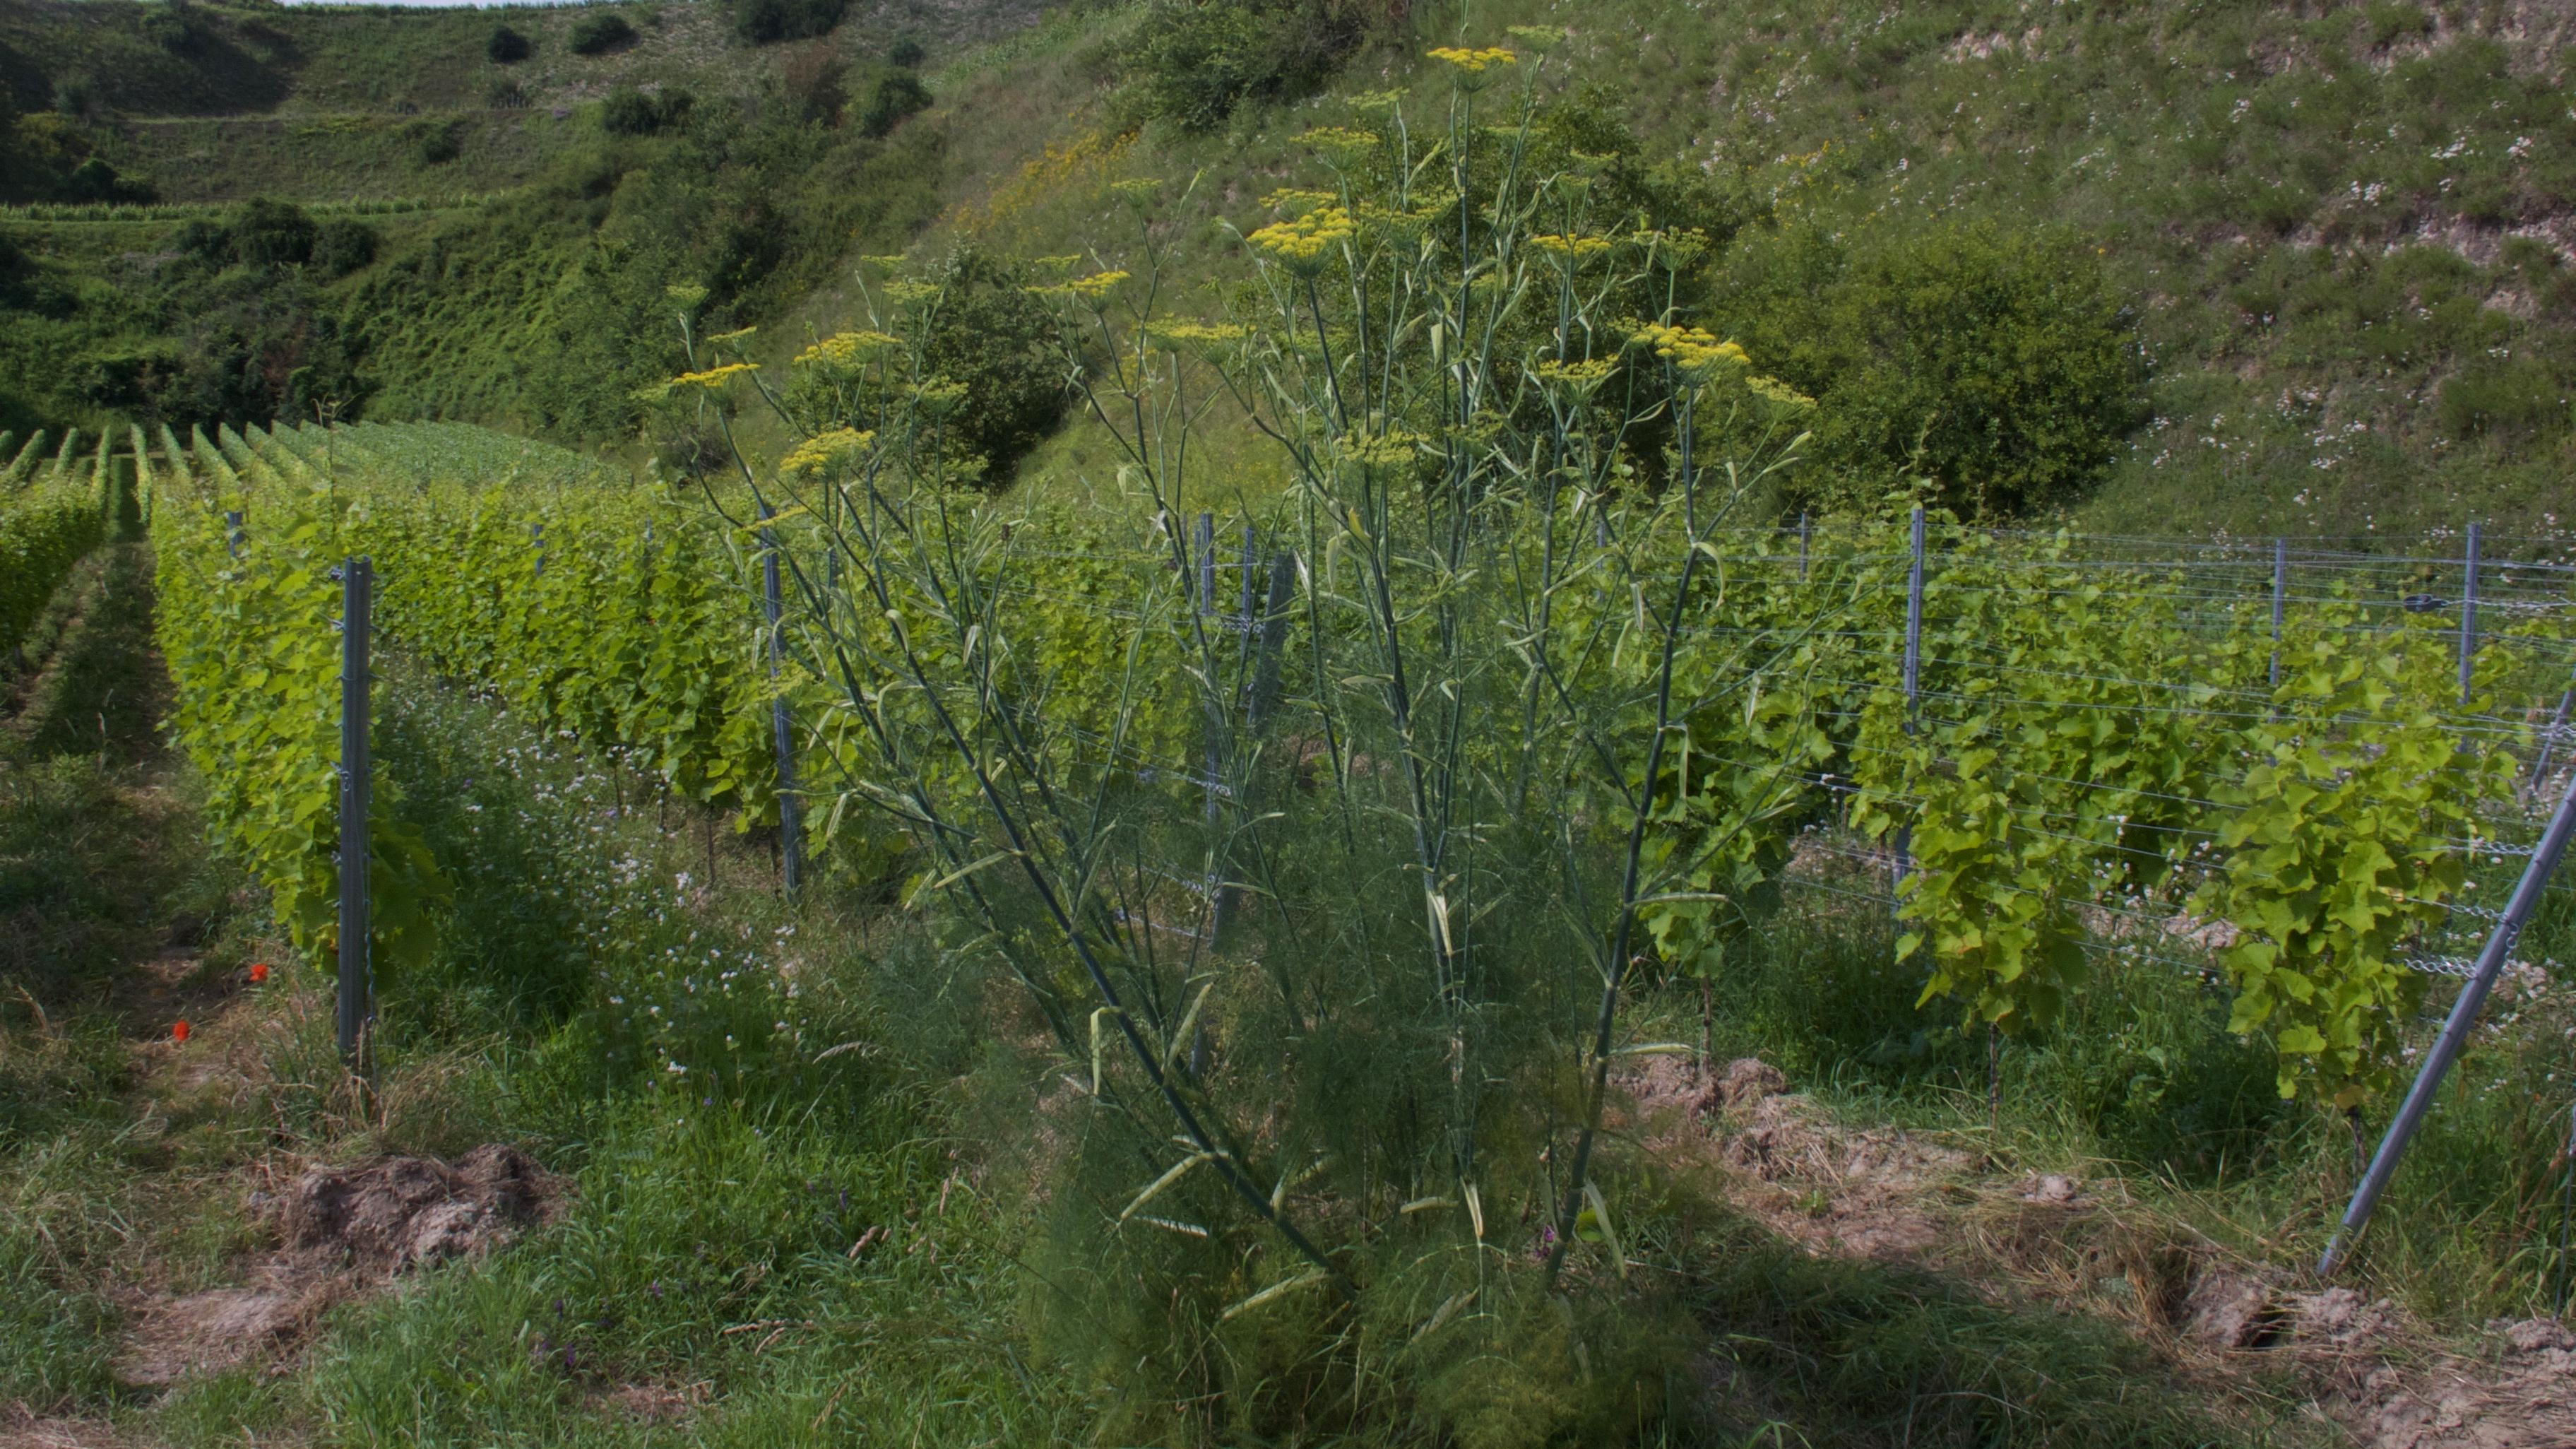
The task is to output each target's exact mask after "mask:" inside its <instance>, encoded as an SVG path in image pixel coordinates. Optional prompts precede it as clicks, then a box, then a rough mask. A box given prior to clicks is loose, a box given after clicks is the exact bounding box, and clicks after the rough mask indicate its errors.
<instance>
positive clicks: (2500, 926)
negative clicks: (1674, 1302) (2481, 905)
mask: <svg viewBox="0 0 2576 1449" xmlns="http://www.w3.org/2000/svg"><path fill="white" fill-rule="evenodd" d="M2571 834H2576V789H2571V790H2568V791H2567V792H2565V793H2564V794H2562V795H2560V796H2559V797H2558V809H2557V811H2556V813H2554V814H2552V815H2551V816H2550V817H2549V829H2548V830H2547V831H2546V832H2544V833H2543V834H2542V835H2541V837H2540V844H2539V845H2538V846H2537V847H2535V848H2534V849H2533V850H2532V852H2531V863H2530V864H2529V865H2527V866H2525V867H2523V872H2522V879H2521V880H2520V881H2519V882H2517V883H2516V884H2515V886H2514V888H2513V899H2512V900H2511V901H2509V902H2507V903H2506V905H2505V908H2504V915H2503V916H2502V917H2501V918H2500V919H2498V920H2497V922H2496V924H2495V930H2494V931H2493V932H2491V933H2489V935H2488V936H2487V944H2486V949H2485V950H2483V951H2480V952H2479V953H2478V964H2477V969H2476V971H2475V972H2474V973H2473V974H2471V976H2470V977H2469V980H2468V984H2467V985H2465V986H2463V987H2461V988H2460V999H2459V1000H2458V1001H2456V1002H2454V1003H2452V1006H2451V1015H2450V1017H2449V1019H2447V1020H2445V1021H2444V1022H2443V1023H2442V1034H2441V1036H2439V1037H2437V1038H2435V1040H2434V1042H2433V1049H2432V1050H2431V1051H2429V1052H2426V1053H2425V1054H2424V1069H2423V1070H2422V1071H2420V1072H2417V1073H2416V1074H2415V1085H2413V1086H2412V1087H2409V1088H2407V1090H2406V1101H2405V1103H2404V1104H2403V1105H2402V1106H2400V1107H2399V1108H2398V1109H2397V1115H2396V1117H2395V1118H2394V1119H2392V1120H2391V1121H2390V1122H2389V1124H2388V1135H2387V1136H2385V1137H2382V1138H2381V1139H2380V1141H2379V1151H2378V1153H2377V1154H2375V1155H2374V1156H2373V1157H2372V1158H2371V1159H2370V1169H2369V1171H2367V1172H2365V1173H2363V1174H2362V1178H2361V1186H2360V1187H2359V1188H2357V1189H2355V1190H2354V1192H2353V1195H2352V1205H2351V1206H2350V1207H2348V1208H2346V1209H2344V1214H2343V1226H2342V1227H2340V1228H2338V1229H2336V1230H2335V1235H2334V1237H2333V1239H2332V1240H2331V1241H2329V1242H2328V1243H2327V1244H2326V1251H2325V1256H2323V1257H2321V1258H2319V1259H2318V1260H2317V1275H2318V1276H2319V1277H2326V1276H2329V1275H2331V1274H2332V1273H2333V1272H2334V1270H2335V1268H2336V1267H2337V1266H2338V1265H2340V1264H2341V1263H2342V1262H2343V1258H2344V1252H2345V1250H2346V1248H2347V1247H2348V1246H2349V1245H2350V1244H2351V1243H2352V1242H2353V1241H2354V1240H2355V1239H2357V1238H2359V1237H2360V1236H2361V1230H2362V1229H2363V1228H2364V1227H2366V1226H2368V1225H2369V1222H2370V1214H2371V1212H2372V1210H2373V1209H2375V1208H2377V1207H2378V1206H2379V1197H2380V1194H2382V1193H2384V1192H2386V1191H2387V1190H2388V1182H2389V1179H2390V1178H2392V1177H2395V1176H2396V1175H2397V1163H2398V1161H2399V1159H2401V1158H2403V1157H2404V1156H2405V1155H2406V1144H2407V1143H2408V1142H2409V1141H2410V1140H2412V1139H2413V1138H2414V1136H2415V1129H2416V1128H2417V1127H2420V1126H2422V1125H2423V1121H2424V1113H2425V1110H2426V1109H2427V1108H2429V1107H2431V1106H2432V1105H2433V1093H2434V1092H2435V1091H2437V1090H2439V1089H2440V1087H2441V1085H2442V1075H2443V1073H2445V1072H2447V1071H2449V1070H2450V1068H2451V1062H2452V1061H2453V1060H2454V1059H2455V1058H2457V1057H2458V1056H2459V1054H2460V1048H2461V1047H2463V1046H2465V1045H2467V1044H2468V1040H2469V1032H2470V1030H2471V1029H2472V1028H2474V1027H2475V1026H2476V1025H2477V1021H2478V1013H2479V1012H2480V1011H2481V1010H2483V1009H2485V1007H2486V1004H2487V993H2488V992H2490V991H2492V990H2494V989H2495V982H2496V977H2497V976H2498V975H2500V974H2502V972H2503V971H2504V963H2505V958H2506V957H2507V956H2509V955H2511V954H2512V952H2513V947H2514V942H2515V941H2516V940H2518V939H2519V938H2520V937H2521V935H2522V928H2523V926H2524V925H2525V924H2526V923H2528V922H2529V921H2530V919H2531V913H2532V910H2533V908H2535V907H2537V906H2538V905H2539V904H2540V895H2541V892H2542V891H2543V890H2545V889H2547V888H2548V885H2549V877H2550V874H2551V873H2552V872H2554V871H2555V870H2557V868H2558V860H2559V857H2560V856H2562V855H2564V854H2566V852H2567V838H2568V836H2569V835H2571Z"/></svg>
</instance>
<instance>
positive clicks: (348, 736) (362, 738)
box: [339, 557, 376, 1067]
mask: <svg viewBox="0 0 2576 1449" xmlns="http://www.w3.org/2000/svg"><path fill="white" fill-rule="evenodd" d="M375 577H376V575H375V563H374V561H373V560H371V559H368V558H364V557H360V558H353V559H350V560H349V561H348V562H347V563H345V564H343V565H342V566H341V568H340V1003H339V1004H340V1013H339V1018H340V1019H339V1028H340V1033H339V1034H340V1057H341V1060H343V1061H345V1062H347V1063H348V1064H349V1065H350V1066H352V1067H355V1066H357V1065H359V1061H360V1055H361V1053H362V1052H363V1051H364V1050H365V1046H366V1035H367V1028H368V1025H369V1024H370V1023H371V1022H372V1021H373V1020H374V1019H375V981H374V978H373V973H372V971H371V969H370V967H371V964H372V963H371V962H370V960H369V953H368V949H367V947H368V941H369V936H370V934H371V931H372V923H371V921H370V920H369V914H368V906H369V902H368V899H367V887H368V885H369V881H368V879H367V873H368V865H369V863H370V861H371V860H372V859H373V854H372V851H371V849H370V844H369V841H368V838H367V808H368V803H369V796H370V795H371V794H372V793H373V791H372V789H371V785H372V783H373V782H372V780H371V778H370V777H371V773H372V767H371V765H370V763H369V757H368V752H367V725H368V716H369V709H368V704H369V699H368V685H369V683H370V682H371V680H372V676H371V675H370V673H369V670H368V648H367V644H368V636H369V634H370V633H371V632H372V630H373V627H374V602H375Z"/></svg>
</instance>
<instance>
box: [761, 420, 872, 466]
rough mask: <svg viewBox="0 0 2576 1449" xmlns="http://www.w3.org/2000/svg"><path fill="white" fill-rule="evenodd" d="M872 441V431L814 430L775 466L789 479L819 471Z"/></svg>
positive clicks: (845, 429) (853, 429) (844, 429)
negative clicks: (819, 431)
mask: <svg viewBox="0 0 2576 1449" xmlns="http://www.w3.org/2000/svg"><path fill="white" fill-rule="evenodd" d="M876 440H877V435H876V434H875V433H872V432H869V433H863V432H860V431H859V430H858V429H856V428H833V429H830V430H829V431H826V432H821V433H817V434H815V435H814V436H813V437H810V438H807V439H806V440H805V441H804V442H802V443H799V444H797V445H796V451H794V452H792V453H789V454H788V455H787V459H786V461H785V462H782V463H780V464H779V465H778V471H779V472H781V473H784V474H786V475H787V476H789V477H791V478H794V477H801V476H806V475H810V474H815V473H820V472H822V471H823V470H824V469H825V468H828V467H830V466H831V465H832V463H833V461H834V460H835V459H839V458H845V457H848V456H849V455H851V454H853V453H857V452H860V451H862V450H864V449H865V448H866V447H867V446H868V444H870V443H873V442H875V441H876Z"/></svg>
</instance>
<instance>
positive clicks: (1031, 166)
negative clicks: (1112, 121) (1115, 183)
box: [949, 131, 1136, 234]
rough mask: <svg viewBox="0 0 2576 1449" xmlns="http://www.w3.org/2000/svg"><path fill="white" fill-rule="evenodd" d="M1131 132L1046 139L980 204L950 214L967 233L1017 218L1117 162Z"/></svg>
mask: <svg viewBox="0 0 2576 1449" xmlns="http://www.w3.org/2000/svg"><path fill="white" fill-rule="evenodd" d="M1135 139H1136V137H1135V134H1134V133H1133V132H1127V133H1123V134H1120V135H1115V136H1113V135H1110V134H1108V133H1106V132H1103V131H1093V132H1090V133H1088V134H1086V135H1082V136H1079V137H1076V138H1075V139H1074V140H1072V141H1070V142H1067V143H1064V144H1061V145H1060V144H1058V143H1056V142H1053V141H1049V142H1048V143H1047V145H1046V152H1045V154H1044V155H1041V156H1039V157H1038V158H1037V159H1036V160H1034V161H1030V162H1027V163H1026V164H1024V165H1022V166H1021V167H1020V169H1019V170H1018V171H1017V172H1016V173H1014V174H1013V175H1012V176H1011V177H1009V178H1008V179H1007V180H1005V181H1003V182H1002V183H1001V184H999V185H997V186H995V187H994V188H993V191H992V195H991V196H989V197H987V198H986V199H985V200H984V202H983V203H982V204H981V205H977V204H976V203H973V202H967V203H963V204H961V205H959V206H958V207H956V208H955V209H954V210H952V211H951V212H950V213H949V214H950V215H951V216H953V217H954V218H955V219H956V221H957V223H958V226H959V228H960V229H961V230H963V231H966V232H968V233H969V234H977V233H983V232H990V231H994V230H996V229H998V228H1000V227H1003V226H1006V225H1009V224H1010V223H1012V222H1015V221H1017V220H1018V219H1019V218H1020V216H1021V215H1022V214H1023V213H1025V212H1027V211H1029V210H1030V209H1032V208H1034V207H1037V206H1039V205H1041V204H1043V203H1044V202H1045V201H1046V199H1047V198H1048V197H1050V196H1053V195H1056V194H1058V193H1060V192H1062V191H1064V190H1067V189H1070V188H1071V187H1073V186H1076V185H1083V184H1089V183H1090V182H1091V181H1092V179H1093V178H1097V177H1101V176H1103V175H1105V174H1106V173H1107V172H1109V171H1110V170H1111V169H1113V168H1114V167H1115V166H1116V165H1117V164H1118V159H1119V158H1120V157H1121V156H1123V155H1125V154H1126V151H1127V148H1128V146H1129V144H1130V143H1132V142H1133V141H1134V140H1135Z"/></svg>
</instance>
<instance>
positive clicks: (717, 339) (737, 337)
mask: <svg viewBox="0 0 2576 1449" xmlns="http://www.w3.org/2000/svg"><path fill="white" fill-rule="evenodd" d="M759 330H760V329H759V328H757V327H737V328H735V329H734V330H732V331H731V332H719V333H717V334H716V335H715V336H713V337H710V338H708V339H707V345H708V346H710V347H728V346H731V345H732V344H734V343H736V342H747V341H749V340H751V334H753V333H755V332H757V331H759Z"/></svg>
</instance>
